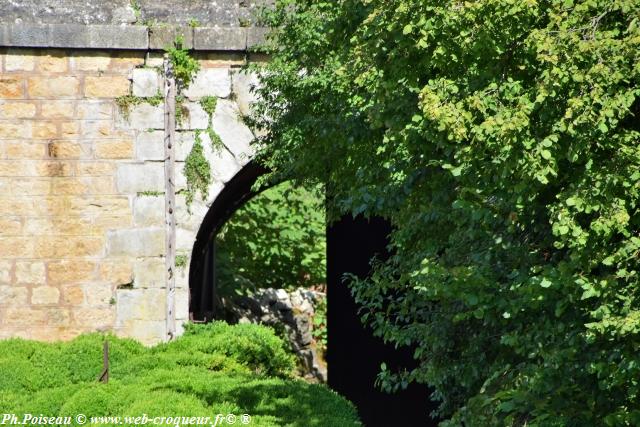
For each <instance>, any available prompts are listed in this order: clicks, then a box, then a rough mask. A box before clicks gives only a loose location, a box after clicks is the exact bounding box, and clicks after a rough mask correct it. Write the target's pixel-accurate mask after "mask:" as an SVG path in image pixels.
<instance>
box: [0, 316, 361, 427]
mask: <svg viewBox="0 0 640 427" xmlns="http://www.w3.org/2000/svg"><path fill="white" fill-rule="evenodd" d="M105 339H107V340H108V341H109V348H110V366H111V371H110V381H109V383H108V384H101V383H98V382H97V377H98V375H99V373H100V372H101V369H102V343H103V341H104V340H105ZM293 369H294V360H293V357H292V355H291V354H289V353H287V352H286V351H285V346H284V342H283V341H282V340H281V339H280V338H278V337H277V336H275V335H274V333H273V331H272V330H271V329H268V328H266V327H262V326H257V325H234V326H230V325H227V324H226V323H223V322H216V323H212V324H207V325H189V326H188V327H187V329H186V331H185V334H184V336H182V337H180V338H178V339H177V340H175V341H173V342H170V343H166V344H160V345H158V346H156V347H152V348H145V347H143V346H142V345H141V344H139V343H137V342H136V341H133V340H130V339H122V338H117V337H115V336H113V335H103V334H88V335H82V336H79V337H78V338H76V339H74V340H73V341H70V342H65V343H41V342H34V341H26V340H22V339H9V340H5V341H0V411H2V412H3V413H14V414H26V413H30V414H44V415H45V416H71V417H73V416H75V415H77V414H85V415H87V416H88V417H91V416H133V417H137V416H142V415H143V414H147V415H148V416H149V417H155V416H166V417H175V416H189V417H192V416H196V417H205V416H209V417H212V418H215V416H216V414H225V415H226V414H229V413H232V414H235V415H236V416H240V415H241V414H249V415H251V417H252V418H251V425H253V426H282V425H289V426H326V425H331V426H353V425H360V423H359V421H358V418H357V414H356V411H355V408H354V407H353V405H352V404H351V403H350V402H348V401H347V400H345V399H344V398H342V397H341V396H339V395H338V394H336V393H335V392H333V391H331V390H329V389H328V388H327V387H325V386H322V385H316V384H308V383H306V382H304V381H301V380H299V379H295V378H293V376H292V372H293ZM18 416H20V415H18ZM74 422H75V420H74ZM105 425H109V424H108V423H107V424H105Z"/></svg>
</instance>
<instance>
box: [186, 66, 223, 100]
mask: <svg viewBox="0 0 640 427" xmlns="http://www.w3.org/2000/svg"><path fill="white" fill-rule="evenodd" d="M230 94H231V76H230V75H229V69H228V68H208V69H203V70H200V72H198V74H197V75H196V77H195V79H194V80H193V81H192V82H191V85H189V87H188V88H187V89H185V90H184V95H185V96H186V97H187V98H189V99H199V98H202V97H203V96H217V97H219V98H227V97H228V96H229V95H230Z"/></svg>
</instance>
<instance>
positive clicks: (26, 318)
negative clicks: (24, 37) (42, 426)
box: [0, 48, 253, 344]
mask: <svg viewBox="0 0 640 427" xmlns="http://www.w3.org/2000/svg"><path fill="white" fill-rule="evenodd" d="M197 58H198V60H199V63H200V65H201V67H202V69H201V71H200V73H199V74H198V75H197V77H196V79H195V81H194V83H193V84H192V85H191V86H190V87H189V88H188V89H187V90H186V91H185V92H184V96H185V102H184V108H185V109H186V112H187V114H186V116H185V121H184V123H183V124H182V125H181V126H179V127H178V130H179V131H178V138H177V139H178V146H177V150H176V157H177V159H176V160H177V162H176V176H177V183H176V184H177V190H178V196H177V200H176V215H177V252H178V254H179V255H182V256H185V257H187V258H188V257H189V256H190V254H191V249H192V247H193V242H194V240H195V235H196V233H197V231H198V228H199V226H200V223H201V221H202V218H203V217H204V215H205V214H206V212H207V206H208V205H210V203H211V202H212V200H213V199H214V198H215V196H216V195H217V194H218V193H219V191H220V189H221V188H222V187H223V186H224V183H225V182H227V181H228V180H229V179H230V178H231V177H232V176H233V175H234V174H235V173H237V172H238V170H239V169H240V168H241V167H242V165H243V164H245V163H246V162H247V161H248V160H249V158H250V156H251V150H250V148H249V142H250V141H251V139H252V138H253V135H252V133H251V131H250V130H249V129H248V128H247V127H246V126H245V125H244V124H243V122H242V119H241V111H245V112H246V109H247V108H248V107H247V102H248V101H247V100H246V96H247V93H248V90H247V87H248V85H249V84H250V83H251V81H252V78H250V77H247V76H244V75H242V74H240V73H239V72H238V67H239V66H241V65H242V64H244V62H245V60H246V56H245V54H244V53H242V52H227V53H222V52H218V53H215V52H202V51H201V52H198V53H197ZM161 65H162V56H161V54H160V53H155V52H151V51H148V50H135V51H134V50H131V51H129V50H89V49H25V48H4V49H3V50H1V51H0V339H1V338H7V337H13V336H19V337H25V338H32V339H40V340H54V339H69V338H71V337H73V336H75V335H78V334H80V333H82V332H89V331H96V330H100V331H105V330H112V331H114V332H116V333H117V334H119V335H123V336H130V337H134V338H137V339H140V340H141V341H143V342H144V343H147V344H152V343H155V342H158V341H162V340H165V339H166V338H167V335H166V325H165V319H166V287H165V286H166V271H165V267H164V253H165V246H164V245H165V242H164V239H165V228H164V221H165V219H164V195H163V192H164V151H163V150H164V144H163V136H164V131H163V113H164V110H163V104H162V103H161V104H160V105H152V104H154V102H152V101H151V100H148V99H143V100H142V102H140V103H139V104H137V105H132V106H131V108H130V109H129V111H128V114H127V112H125V111H123V109H122V108H121V107H119V106H118V105H117V102H116V98H117V97H120V96H123V95H128V94H134V95H136V96H140V97H143V98H149V97H152V96H154V95H156V94H157V93H159V91H160V90H161V88H162V87H163V82H162V76H161V73H160V72H159V70H160V67H161ZM203 96H215V97H217V98H218V99H219V100H218V104H217V108H216V111H215V113H214V115H213V117H212V118H211V122H212V125H213V129H214V131H215V132H216V133H217V134H218V135H219V136H220V137H221V139H222V142H223V143H224V147H223V148H222V149H219V150H216V149H214V148H212V144H211V143H210V141H209V140H208V136H207V135H206V132H203V134H202V140H203V146H204V148H205V156H206V158H207V160H208V162H209V164H210V165H211V169H212V173H213V178H214V179H213V180H212V182H211V184H210V188H209V195H208V197H207V199H206V200H200V199H196V201H195V202H194V204H193V206H191V209H190V210H187V208H186V205H185V199H184V195H181V194H180V191H181V190H183V189H184V187H185V185H186V182H185V180H184V176H183V174H182V170H183V167H184V160H185V158H186V156H187V155H188V154H189V152H190V150H191V147H192V145H193V142H194V132H195V130H197V129H204V128H207V127H208V125H209V117H208V115H207V114H206V113H205V111H204V110H203V109H202V107H201V106H200V104H199V103H198V101H199V99H201V98H202V97H203ZM188 265H189V263H188V262H187V263H186V267H182V268H181V269H179V271H178V274H177V277H176V287H177V294H176V318H177V320H178V323H180V324H181V323H183V322H185V321H186V320H187V319H188V315H189V313H188V307H189V301H188V298H189V297H188Z"/></svg>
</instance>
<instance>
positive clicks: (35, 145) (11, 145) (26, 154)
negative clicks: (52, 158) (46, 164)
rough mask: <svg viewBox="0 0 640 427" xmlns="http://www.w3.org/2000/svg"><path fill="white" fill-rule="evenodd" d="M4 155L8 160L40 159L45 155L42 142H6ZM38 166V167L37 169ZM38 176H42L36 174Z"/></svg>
mask: <svg viewBox="0 0 640 427" xmlns="http://www.w3.org/2000/svg"><path fill="white" fill-rule="evenodd" d="M4 154H5V156H6V157H7V159H10V160H11V159H15V160H27V159H42V158H43V157H44V155H45V144H44V143H42V142H26V141H21V142H13V141H6V142H5V143H4ZM40 166H41V165H38V166H37V168H39V167H40ZM38 175H42V174H40V173H38Z"/></svg>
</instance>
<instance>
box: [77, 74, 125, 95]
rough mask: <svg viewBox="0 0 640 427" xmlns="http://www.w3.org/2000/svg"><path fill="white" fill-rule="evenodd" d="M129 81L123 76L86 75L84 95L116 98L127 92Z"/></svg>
mask: <svg viewBox="0 0 640 427" xmlns="http://www.w3.org/2000/svg"><path fill="white" fill-rule="evenodd" d="M129 86H130V82H129V79H127V78H126V77H125V76H87V77H86V78H85V80H84V96H86V97H87V98H117V97H118V96H122V95H126V94H128V93H129Z"/></svg>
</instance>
